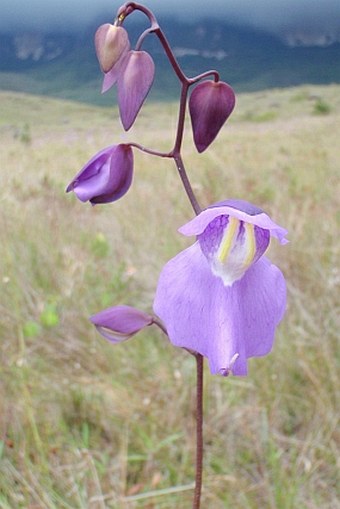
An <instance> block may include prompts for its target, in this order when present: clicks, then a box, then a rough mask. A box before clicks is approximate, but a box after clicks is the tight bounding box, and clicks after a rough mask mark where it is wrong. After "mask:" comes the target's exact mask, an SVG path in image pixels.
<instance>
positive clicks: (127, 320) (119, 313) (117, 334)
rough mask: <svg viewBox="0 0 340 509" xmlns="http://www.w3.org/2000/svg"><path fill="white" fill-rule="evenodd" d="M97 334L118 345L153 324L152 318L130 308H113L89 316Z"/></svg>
mask: <svg viewBox="0 0 340 509" xmlns="http://www.w3.org/2000/svg"><path fill="white" fill-rule="evenodd" d="M90 320H91V322H92V323H93V324H94V325H95V326H96V328H97V330H98V332H100V334H101V335H102V336H104V338H106V339H108V340H109V341H111V342H112V343H120V342H122V341H126V340H127V339H129V338H131V336H133V335H134V334H136V333H137V332H139V331H141V330H142V329H144V327H147V326H149V325H152V324H153V317H152V316H151V315H148V314H147V313H144V312H143V311H140V310H139V309H135V308H133V307H130V306H115V307H112V308H108V309H104V311H100V312H99V313H97V314H96V315H93V316H91V318H90Z"/></svg>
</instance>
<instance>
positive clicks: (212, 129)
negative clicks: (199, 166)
mask: <svg viewBox="0 0 340 509" xmlns="http://www.w3.org/2000/svg"><path fill="white" fill-rule="evenodd" d="M234 106H235V94H234V91H233V89H232V88H231V87H230V86H229V85H228V84H227V83H224V82H223V81H218V82H214V81H204V82H203V83H200V84H199V85H197V87H195V89H194V90H193V92H192V94H191V96H190V100H189V111H190V116H191V124H192V129H193V135H194V142H195V145H196V148H197V150H198V152H203V151H204V150H205V149H206V148H207V147H208V146H209V145H210V144H211V143H212V142H213V141H214V139H215V138H216V136H217V134H218V133H219V131H220V129H221V127H222V126H223V124H224V123H225V121H226V120H227V118H228V117H229V116H230V114H231V112H232V111H233V109H234Z"/></svg>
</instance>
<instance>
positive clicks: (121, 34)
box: [94, 23, 130, 73]
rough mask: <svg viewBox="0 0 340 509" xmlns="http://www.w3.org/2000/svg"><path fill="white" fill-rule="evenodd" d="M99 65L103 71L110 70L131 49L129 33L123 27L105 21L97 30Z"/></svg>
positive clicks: (95, 38) (95, 40) (96, 43)
mask: <svg viewBox="0 0 340 509" xmlns="http://www.w3.org/2000/svg"><path fill="white" fill-rule="evenodd" d="M94 42H95V47H96V53H97V58H98V61H99V65H100V67H101V69H102V71H103V72H105V73H106V72H108V71H110V69H112V67H113V66H114V65H115V64H116V63H117V62H118V61H119V59H120V58H121V57H122V56H123V55H124V54H125V53H127V52H128V51H129V49H130V42H129V37H128V33H127V31H126V30H125V28H123V27H117V26H114V25H110V24H109V23H105V25H101V26H100V27H99V28H98V30H97V31H96V34H95V37H94Z"/></svg>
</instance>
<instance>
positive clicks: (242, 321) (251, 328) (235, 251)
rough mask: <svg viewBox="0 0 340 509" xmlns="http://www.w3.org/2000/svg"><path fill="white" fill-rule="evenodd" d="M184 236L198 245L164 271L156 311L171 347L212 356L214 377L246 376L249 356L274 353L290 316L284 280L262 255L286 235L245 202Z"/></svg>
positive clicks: (210, 216)
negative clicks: (276, 335)
mask: <svg viewBox="0 0 340 509" xmlns="http://www.w3.org/2000/svg"><path fill="white" fill-rule="evenodd" d="M179 231H180V232H181V233H182V234H184V235H187V236H191V235H196V236H197V242H196V243H195V244H193V245H192V246H191V247H189V248H188V249H186V250H184V251H182V252H181V253H179V254H178V255H177V256H176V257H175V258H173V259H172V260H170V261H169V262H168V263H167V264H166V265H165V267H164V268H163V270H162V272H161V275H160V279H159V282H158V287H157V292H156V297H155V301H154V311H155V313H156V314H157V315H158V316H159V318H160V319H161V320H162V321H163V323H164V324H165V327H166V329H167V332H168V335H169V338H170V341H171V342H172V343H173V344H174V345H175V346H179V347H183V348H186V349H189V350H193V351H195V352H198V353H200V354H202V355H204V356H205V357H207V358H208V360H209V365H210V370H211V372H212V373H213V374H218V373H219V374H222V375H228V374H229V373H231V372H232V373H233V374H234V375H246V374H247V359H248V358H249V357H257V356H262V355H266V354H267V353H269V352H270V350H271V348H272V345H273V341H274V333H275V328H276V326H277V325H278V323H279V322H280V320H281V319H282V317H283V314H284V312H285V308H286V285H285V280H284V277H283V275H282V273H281V272H280V270H279V269H278V268H277V267H276V266H275V265H273V264H271V263H270V261H269V260H268V259H267V258H266V257H264V256H263V254H264V252H265V251H266V249H267V247H268V245H269V242H270V237H276V238H277V239H278V240H279V241H280V242H281V244H285V243H286V242H287V240H286V239H285V235H286V233H287V232H286V230H284V229H283V228H281V227H280V226H278V225H276V224H275V223H274V222H273V221H272V220H271V219H270V218H269V217H268V216H267V215H266V214H265V213H264V212H262V210H261V209H258V208H257V207H255V206H253V205H251V204H249V203H247V202H243V201H241V200H228V201H225V202H221V203H217V204H216V205H214V206H212V207H210V208H208V209H206V210H204V211H203V212H201V213H200V214H199V215H198V216H197V217H195V218H194V219H193V220H191V221H189V223H187V224H185V225H184V226H182V228H180V230H179Z"/></svg>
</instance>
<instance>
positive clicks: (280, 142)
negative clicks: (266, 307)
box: [0, 0, 340, 509]
mask: <svg viewBox="0 0 340 509" xmlns="http://www.w3.org/2000/svg"><path fill="white" fill-rule="evenodd" d="M119 5H120V4H119V2H116V1H113V2H110V1H108V0H101V1H97V2H90V1H83V2H80V1H78V0H71V1H68V2H66V1H64V0H60V1H59V2H56V3H52V2H50V1H49V0H45V1H44V2H43V1H41V0H31V1H30V2H29V3H28V2H24V1H23V0H2V3H1V7H0V105H1V108H0V157H1V159H0V162H1V167H0V182H1V186H0V203H1V215H0V235H1V243H0V289H1V291H0V339H1V341H0V508H1V509H17V508H22V509H45V508H46V509H103V508H115V509H135V508H144V509H172V508H173V509H174V508H178V507H180V508H181V509H182V508H183V509H186V508H190V507H191V499H192V481H193V476H194V464H193V459H194V443H193V440H192V438H193V433H194V410H195V391H194V385H195V366H194V363H193V359H192V358H191V356H190V355H188V354H186V352H182V351H181V350H180V349H175V348H173V347H172V346H171V345H169V344H168V342H167V341H166V340H165V338H164V337H163V336H161V335H160V333H158V331H154V330H147V331H145V332H143V333H142V334H140V335H139V336H138V337H135V338H133V339H131V340H130V341H129V342H127V343H126V344H122V345H118V346H115V347H113V346H112V345H111V344H108V343H107V342H106V341H105V340H104V339H103V338H101V337H100V336H99V335H98V334H97V333H96V332H95V331H94V330H93V328H92V326H91V325H90V323H89V321H88V317H89V316H90V315H91V314H93V313H96V312H97V311H99V310H101V309H103V308H104V307H108V306H111V305H116V304H122V303H125V304H129V305H134V306H137V307H140V308H142V309H145V310H148V311H150V310H151V308H152V301H153V295H154V291H155V288H156V285H157V279H158V275H159V272H160V270H161V268H162V266H163V265H164V263H165V262H166V261H167V260H169V259H170V258H171V257H172V256H174V255H175V254H177V253H178V252H179V251H180V250H182V249H184V248H185V247H186V246H188V245H189V244H190V239H186V238H182V237H181V236H180V235H179V234H177V233H176V232H177V229H178V227H179V226H180V225H182V224H184V223H185V222H186V221H187V220H188V219H189V218H190V217H191V216H192V211H191V208H190V205H189V203H188V202H187V200H186V197H185V195H184V193H183V191H182V188H181V184H180V181H179V179H178V177H177V174H176V170H175V168H174V167H173V165H172V164H171V161H168V160H161V159H156V158H152V157H151V156H149V155H144V154H141V153H137V152H135V175H134V182H133V186H132V188H131V189H130V191H129V193H128V194H127V195H126V196H125V197H124V198H123V199H122V200H120V201H119V202H117V203H113V204H109V205H106V206H101V205H99V206H96V207H91V206H90V205H89V204H82V203H80V202H78V201H77V200H76V198H75V196H73V195H66V194H65V188H66V186H67V184H68V183H69V182H70V180H71V179H72V178H73V177H74V175H75V173H77V172H78V171H79V170H80V169H81V167H82V166H83V165H84V164H85V163H86V162H87V161H88V160H89V159H90V158H91V157H92V156H93V155H94V154H95V153H96V152H98V151H99V150H101V149H102V148H103V147H106V146H108V145H110V144H113V143H120V142H127V141H137V142H139V143H141V144H144V145H146V146H148V147H149V148H154V149H158V150H170V148H171V146H172V143H173V139H174V136H175V129H176V122H177V109H178V103H177V100H178V93H179V85H178V83H177V81H176V78H175V76H173V74H172V70H171V68H170V66H169V64H168V63H167V61H166V59H165V58H164V55H163V54H162V51H161V47H160V45H159V44H158V42H157V40H155V39H154V38H153V37H151V36H150V37H149V38H148V39H147V40H146V43H145V49H147V50H148V51H149V52H150V53H151V54H152V56H153V58H154V60H155V64H156V79H155V83H154V86H153V88H152V90H151V93H150V95H149V97H148V100H147V102H146V104H145V105H144V107H143V109H142V110H141V112H140V114H139V116H138V118H137V121H136V124H135V125H134V127H133V128H132V129H131V130H130V131H129V132H128V133H124V132H123V129H122V126H121V124H120V120H119V116H118V111H117V107H116V101H115V91H114V90H111V91H110V92H108V93H106V94H104V95H102V94H101V93H100V88H101V81H102V76H101V73H100V70H99V67H98V63H97V61H96V58H95V53H94V46H93V36H94V33H95V30H96V28H97V27H98V26H99V25H100V24H102V23H106V22H112V21H113V19H114V16H115V13H116V10H117V8H118V7H119ZM146 5H147V6H149V7H150V8H152V9H153V10H154V13H155V15H156V16H157V18H158V20H159V22H160V24H161V26H162V28H163V29H164V31H165V34H166V36H167V38H168V40H169V42H170V43H171V45H172V47H173V49H174V52H175V55H176V57H177V58H178V61H179V63H180V65H181V66H182V67H183V69H184V71H185V72H186V73H187V74H188V75H195V74H197V73H200V72H203V71H205V70H208V69H212V68H216V69H217V70H219V71H220V74H221V77H222V79H223V80H225V81H227V82H228V83H230V84H231V85H232V86H233V88H234V89H235V92H236V94H237V106H236V109H235V112H234V113H233V115H232V116H231V118H230V119H229V120H228V123H227V124H226V126H225V127H224V128H223V129H222V130H221V132H220V134H219V136H218V138H217V139H216V141H215V142H214V144H213V145H212V146H211V147H209V149H208V150H207V151H206V152H204V153H203V154H198V153H197V152H196V150H195V149H194V146H193V142H192V134H191V127H190V120H189V119H188V121H187V127H186V131H185V137H184V145H183V157H184V160H185V163H186V166H187V170H188V173H189V177H190V179H191V181H192V184H193V187H194V189H195V191H196V193H197V196H198V199H199V202H200V203H201V205H202V206H203V207H204V206H207V205H208V204H210V203H213V202H214V201H219V200H222V199H226V198H241V199H246V200H248V201H252V202H254V203H256V204H257V205H258V206H260V207H262V208H263V209H264V210H265V211H266V212H267V213H268V214H269V215H270V216H271V217H272V218H273V219H274V221H276V222H277V223H279V224H280V225H282V226H284V227H286V228H287V229H288V230H289V239H290V243H289V244H288V245H287V246H283V247H282V246H279V245H277V244H276V243H275V242H273V243H272V245H271V247H270V250H269V256H270V258H271V259H272V261H273V262H274V263H275V264H276V265H278V266H279V267H280V268H281V270H282V271H283V272H284V274H285V277H286V279H287V284H288V293H289V296H288V309H287V314H286V317H285V319H284V321H283V322H282V324H281V325H280V327H279V329H278V331H277V335H276V343H275V347H274V350H273V352H272V353H271V354H270V355H269V356H267V357H265V358H261V359H260V358H259V359H253V360H251V361H250V363H249V364H250V372H249V376H248V377H246V378H236V377H230V378H227V379H224V378H219V377H213V376H211V375H210V374H209V372H208V369H207V370H206V376H205V428H204V434H205V460H204V490H203V502H202V509H204V508H206V507H210V508H212V509H225V508H228V507H231V506H232V507H233V508H235V509H258V508H261V509H295V508H299V509H337V508H339V507H340V502H339V493H338V491H337V489H338V484H337V482H338V480H339V478H338V472H339V441H340V435H339V427H338V425H339V390H338V388H339V325H340V324H339V286H340V269H339V255H340V242H339V237H340V236H339V227H340V212H339V198H338V197H339V194H340V193H339V191H340V189H339V182H340V179H339V176H340V175H339V174H340V171H339V166H340V145H339V139H340V3H339V1H338V0H323V2H322V3H320V2H317V1H314V0H295V1H294V2H293V1H292V0H285V2H283V0H253V1H250V0H249V1H248V0H242V1H240V0H238V1H236V0H230V1H228V2H225V1H222V0H220V1H218V0H215V1H213V0H211V1H210V2H209V5H207V3H206V2H197V1H196V2H194V1H189V0H186V1H183V0H182V1H176V0H172V1H168V2H167V3H166V4H165V3H164V2H160V1H156V0H150V1H149V2H147V4H146ZM124 26H125V27H126V28H127V30H128V31H129V34H130V40H131V41H132V44H133V43H134V42H135V41H136V40H137V37H138V34H139V33H140V32H141V31H142V30H144V28H146V27H147V22H146V20H145V19H144V17H143V16H142V15H141V14H140V13H136V14H135V15H133V16H130V17H129V18H128V19H127V20H126V22H125V23H124Z"/></svg>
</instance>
